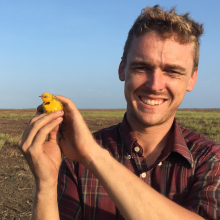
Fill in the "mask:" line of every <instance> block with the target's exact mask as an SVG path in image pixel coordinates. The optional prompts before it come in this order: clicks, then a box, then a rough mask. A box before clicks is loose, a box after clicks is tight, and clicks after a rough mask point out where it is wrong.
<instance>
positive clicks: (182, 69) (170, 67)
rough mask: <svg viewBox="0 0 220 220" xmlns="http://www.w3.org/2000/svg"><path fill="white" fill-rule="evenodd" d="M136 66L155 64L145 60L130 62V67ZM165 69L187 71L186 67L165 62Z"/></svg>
mask: <svg viewBox="0 0 220 220" xmlns="http://www.w3.org/2000/svg"><path fill="white" fill-rule="evenodd" d="M135 66H147V67H151V68H153V67H154V65H152V64H151V63H150V62H144V61H133V62H131V64H130V67H135ZM164 69H174V70H178V71H180V72H186V68H184V67H182V66H180V65H176V64H165V65H164Z"/></svg>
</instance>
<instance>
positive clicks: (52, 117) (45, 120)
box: [22, 111, 64, 152]
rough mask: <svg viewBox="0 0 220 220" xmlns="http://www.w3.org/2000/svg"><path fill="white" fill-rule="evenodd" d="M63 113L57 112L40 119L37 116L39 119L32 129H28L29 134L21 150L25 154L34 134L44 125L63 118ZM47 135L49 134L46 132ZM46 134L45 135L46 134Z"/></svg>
mask: <svg viewBox="0 0 220 220" xmlns="http://www.w3.org/2000/svg"><path fill="white" fill-rule="evenodd" d="M63 114H64V113H63V111H57V112H54V113H51V114H46V115H44V116H42V117H41V115H40V116H37V117H39V118H38V120H36V121H35V122H34V123H33V125H32V127H31V128H30V130H29V132H28V135H27V137H26V140H25V144H24V146H23V147H22V150H23V151H24V152H26V150H27V148H28V147H29V146H30V145H31V144H32V142H33V140H34V137H35V136H36V134H37V133H38V131H39V130H40V129H41V128H42V127H44V126H45V125H46V124H48V123H49V122H51V121H52V120H55V119H56V118H58V117H61V116H63ZM48 133H49V132H48ZM48 133H47V134H48ZM44 140H45V139H44Z"/></svg>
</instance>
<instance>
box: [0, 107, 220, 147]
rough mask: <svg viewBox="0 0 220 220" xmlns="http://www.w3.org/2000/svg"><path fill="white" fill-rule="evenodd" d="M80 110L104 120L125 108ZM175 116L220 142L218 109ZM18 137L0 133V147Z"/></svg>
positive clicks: (14, 116) (182, 123) (118, 115)
mask: <svg viewBox="0 0 220 220" xmlns="http://www.w3.org/2000/svg"><path fill="white" fill-rule="evenodd" d="M80 112H81V114H82V116H83V117H84V118H87V119H88V118H92V119H94V120H95V119H96V118H99V119H101V120H103V121H104V120H105V119H111V118H112V119H113V118H123V116H124V113H125V110H121V109H118V110H117V109H114V110H80ZM33 116H34V114H0V119H1V118H10V119H13V120H18V119H20V118H31V117H33ZM176 118H177V121H178V123H179V125H180V126H182V127H185V128H188V129H189V130H192V131H193V132H196V133H199V134H201V135H204V136H205V137H206V138H208V139H210V140H213V141H216V142H219V143H220V110H216V111H209V110H198V111H197V110H178V111H177V114H176ZM99 123H100V122H99ZM19 138H20V136H16V137H10V135H8V134H1V133H0V148H1V146H2V145H3V144H4V143H5V141H8V142H10V143H12V144H16V143H17V141H18V140H19Z"/></svg>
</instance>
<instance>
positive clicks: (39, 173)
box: [18, 111, 64, 188]
mask: <svg viewBox="0 0 220 220" xmlns="http://www.w3.org/2000/svg"><path fill="white" fill-rule="evenodd" d="M63 114H64V112H63V111H59V112H54V113H50V114H40V115H39V114H37V115H36V116H35V117H33V118H32V119H31V121H30V123H29V124H28V126H27V127H26V129H25V131H24V133H23V135H22V137H21V139H20V140H19V141H18V147H19V149H20V151H21V152H22V153H23V155H24V157H25V159H26V160H27V162H28V165H29V166H30V169H31V171H32V173H33V175H34V177H35V180H36V186H37V188H42V187H43V188H51V187H56V186H57V179H58V172H59V167H60V164H61V150H60V147H59V124H60V123H61V122H62V120H63V117H62V116H63ZM48 134H49V139H48V141H45V140H46V137H47V135H48Z"/></svg>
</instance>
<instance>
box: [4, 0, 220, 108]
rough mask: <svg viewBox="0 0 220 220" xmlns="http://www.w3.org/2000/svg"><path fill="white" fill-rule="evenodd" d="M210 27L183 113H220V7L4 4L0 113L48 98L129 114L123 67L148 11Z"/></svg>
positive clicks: (41, 0)
mask: <svg viewBox="0 0 220 220" xmlns="http://www.w3.org/2000/svg"><path fill="white" fill-rule="evenodd" d="M155 4H159V5H161V6H163V7H164V8H165V9H169V8H170V7H171V6H174V5H176V6H177V12H179V13H184V12H190V14H191V17H192V18H193V19H195V20H197V21H199V22H201V23H204V28H205V34H204V35H203V37H202V38H201V53H200V54H201V55H200V64H199V74H198V80H197V84H196V86H195V88H194V90H193V91H192V92H190V93H187V94H186V96H185V98H184V100H183V103H182V104H181V106H180V107H181V108H220V101H219V100H220V99H219V96H220V89H219V86H220V66H219V63H220V59H219V51H220V42H219V39H220V28H219V21H220V13H219V12H220V1H218V0H216V1H204V0H203V1H201V0H200V1H199V0H198V1H197V0H193V1H192V0H190V1H189V0H185V1H178V0H176V1H173V0H167V1H162V0H159V1H154V0H151V1H143V0H133V1H125V0H117V1H116V0H111V1H104V0H90V1H88V0H81V1H79V0H62V1H61V0H60V1H57V0H33V1H28V0H19V1H17V0H14V1H12V0H7V1H5V0H0V30H1V34H0V71H1V74H0V94H1V95H0V108H21V109H22V108H35V107H37V106H38V105H39V104H41V99H40V98H39V95H41V94H42V93H43V92H50V93H52V94H60V95H64V96H66V97H68V98H70V99H72V100H73V101H74V102H75V104H76V105H77V107H78V108H126V102H125V99H124V83H123V82H120V81H119V79H118V65H119V62H120V58H121V56H122V52H123V47H124V43H125V40H126V37H127V33H128V31H129V29H130V28H131V26H132V24H133V22H134V20H135V19H136V17H137V16H138V15H139V14H140V11H141V9H142V8H144V7H146V6H147V5H150V6H153V5H155Z"/></svg>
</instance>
